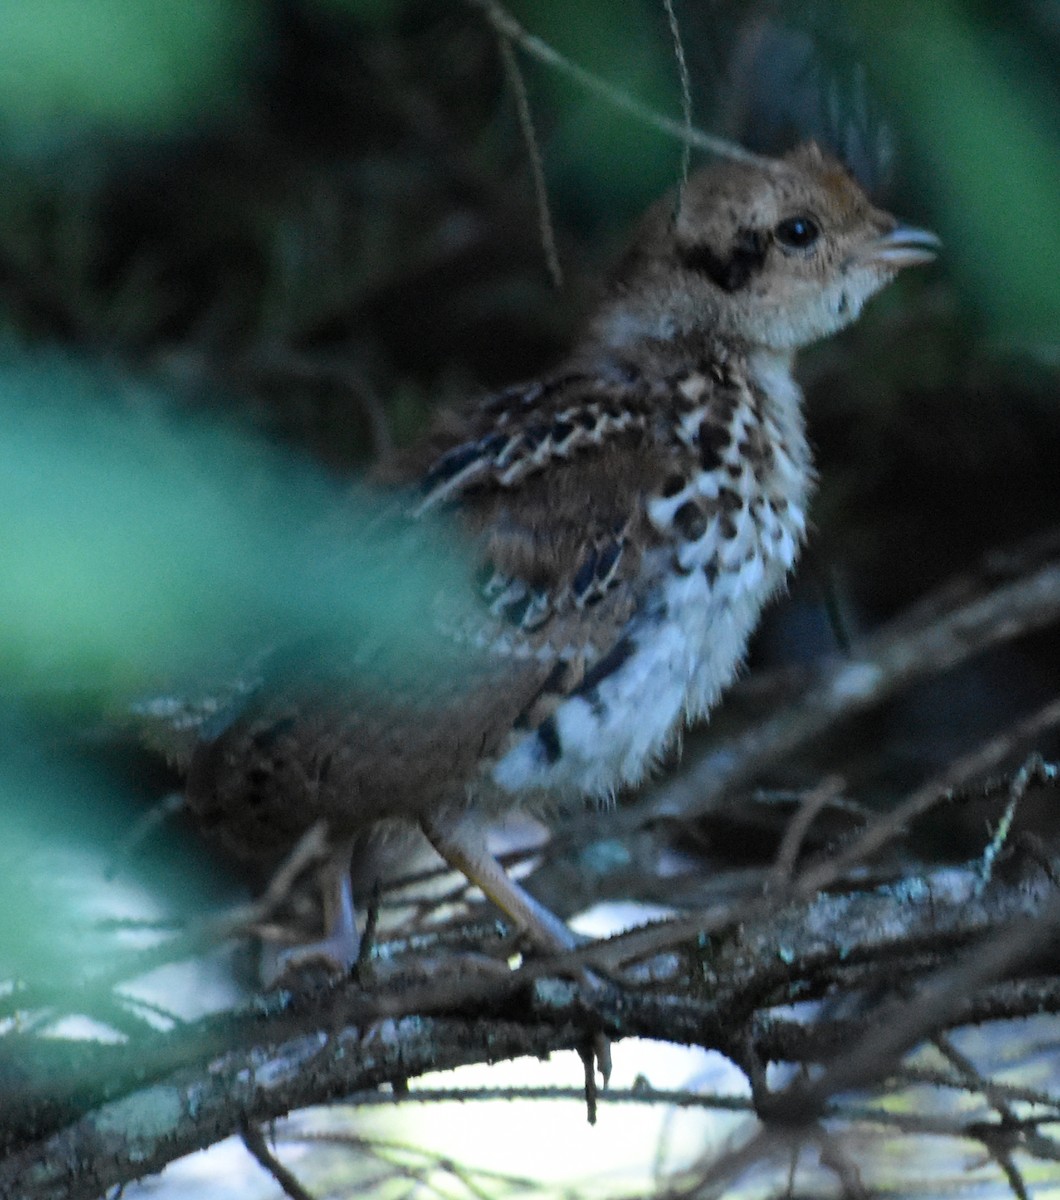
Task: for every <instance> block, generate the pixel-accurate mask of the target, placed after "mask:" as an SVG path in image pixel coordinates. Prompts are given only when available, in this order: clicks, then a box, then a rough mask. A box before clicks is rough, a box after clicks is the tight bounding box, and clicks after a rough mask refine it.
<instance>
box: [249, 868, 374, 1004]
mask: <svg viewBox="0 0 1060 1200" xmlns="http://www.w3.org/2000/svg"><path fill="white" fill-rule="evenodd" d="M347 863H348V855H347V857H346V859H345V860H339V861H338V863H337V865H336V866H335V868H334V869H333V870H329V871H328V872H327V873H326V875H325V877H324V878H323V879H322V883H323V891H324V896H323V898H324V923H325V927H326V928H327V930H328V933H327V936H326V937H323V938H321V939H320V940H319V941H315V942H305V943H300V944H298V945H294V946H285V947H282V948H281V947H280V946H277V945H276V944H275V943H271V942H265V943H263V944H262V951H261V963H260V966H259V973H260V975H261V980H262V983H263V985H264V986H265V987H267V988H273V987H279V986H281V985H282V984H283V983H284V982H286V981H290V980H292V979H304V978H305V977H306V976H310V977H312V976H315V975H319V974H322V975H324V976H325V977H327V978H334V977H336V976H339V977H341V976H344V975H348V974H349V973H350V971H351V970H353V968H354V966H355V965H356V963H357V962H358V959H359V957H360V953H361V938H360V935H359V934H358V932H357V919H356V916H355V915H354V910H353V893H352V890H351V888H350V875H349V869H348V866H347V865H346V864H347Z"/></svg>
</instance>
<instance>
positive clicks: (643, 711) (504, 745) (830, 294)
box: [189, 146, 934, 947]
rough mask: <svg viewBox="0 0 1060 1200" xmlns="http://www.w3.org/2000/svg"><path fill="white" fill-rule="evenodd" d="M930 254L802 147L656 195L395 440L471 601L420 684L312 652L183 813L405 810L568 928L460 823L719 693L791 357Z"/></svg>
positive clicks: (738, 626)
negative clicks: (542, 351)
mask: <svg viewBox="0 0 1060 1200" xmlns="http://www.w3.org/2000/svg"><path fill="white" fill-rule="evenodd" d="M933 244H934V239H933V238H932V237H931V235H928V234H926V233H924V232H922V231H919V230H910V229H906V228H903V227H900V226H898V225H897V223H896V222H895V221H894V219H893V218H892V217H890V216H888V215H887V214H886V213H884V212H881V211H880V210H878V209H876V208H874V207H873V206H872V205H871V204H870V203H869V201H868V200H867V198H866V197H865V195H864V193H863V192H862V191H861V189H860V188H859V187H858V186H857V184H856V183H855V182H854V181H853V180H852V179H851V178H850V177H849V175H848V174H847V173H846V172H845V171H844V170H843V169H842V168H841V167H840V166H839V165H838V164H836V163H835V162H834V161H832V160H831V159H829V158H828V157H827V156H825V155H823V154H822V153H821V152H820V151H819V150H818V149H817V148H816V147H814V146H809V147H803V148H801V149H799V150H798V151H795V152H794V153H793V154H791V155H789V156H787V157H786V158H784V159H779V160H777V161H775V162H773V163H771V164H768V165H765V166H759V167H751V166H745V165H736V164H721V165H717V166H713V167H710V168H707V169H706V170H705V171H703V172H702V173H701V174H699V175H698V176H696V177H694V178H693V179H691V180H690V181H689V182H688V184H687V186H686V188H685V189H684V191H683V195H682V200H681V206H680V209H679V211H678V212H677V214H676V216H675V215H674V209H673V204H672V201H671V200H669V199H667V200H664V201H662V202H661V203H660V204H659V205H657V206H656V207H655V208H654V209H652V210H651V211H650V212H649V214H648V215H647V217H646V218H645V220H644V222H643V224H642V227H641V229H640V231H639V233H638V235H637V237H636V238H635V240H634V242H633V245H632V247H631V249H630V251H629V252H628V253H627V255H626V257H625V258H624V260H623V261H622V263H621V264H620V265H619V267H618V269H617V271H616V273H615V276H614V277H613V279H612V281H611V284H610V286H609V288H608V289H607V290H606V292H605V293H604V296H603V299H602V301H601V304H600V306H599V308H598V310H597V312H596V313H595V315H594V317H593V318H592V320H591V321H590V323H589V325H588V327H587V329H586V330H585V332H584V334H583V336H582V338H581V340H580V341H579V342H578V344H577V346H576V348H575V350H574V351H573V352H572V354H571V356H570V358H569V360H568V361H567V362H566V363H565V364H564V365H563V366H562V367H561V368H560V369H559V370H557V371H556V372H554V373H553V374H551V375H549V376H547V377H544V378H542V379H539V380H537V381H534V382H532V383H530V384H528V385H524V386H518V387H514V388H510V389H508V390H507V391H504V392H501V393H499V394H498V395H496V396H493V397H492V398H490V399H488V400H486V401H485V402H484V403H481V404H479V405H478V406H476V407H474V408H473V409H471V410H470V411H469V412H468V413H466V414H465V415H464V416H463V418H462V419H461V421H460V422H458V423H457V424H456V425H455V426H454V425H450V427H449V429H448V431H447V432H443V433H441V434H439V435H437V436H436V437H435V438H434V439H432V440H431V441H430V442H428V443H426V444H425V446H424V447H422V448H420V449H419V450H418V451H417V452H414V453H413V454H412V455H411V456H410V458H409V460H408V463H407V464H406V469H405V471H404V476H403V478H402V479H401V481H400V482H401V483H402V485H403V486H404V487H405V488H406V489H407V490H406V491H404V492H402V493H401V495H403V496H404V497H406V498H407V508H408V513H409V520H410V522H413V523H415V522H417V521H421V520H422V519H423V518H425V517H426V516H427V515H428V514H431V515H432V518H433V517H434V516H438V517H441V518H444V519H447V520H448V521H450V522H452V524H453V525H454V526H455V527H457V528H458V529H459V530H460V533H461V537H462V539H463V541H464V542H465V544H469V545H470V547H471V549H472V553H473V556H474V558H475V561H476V564H477V569H476V570H474V572H472V573H469V579H468V597H467V599H468V603H454V604H453V605H451V606H450V608H449V609H446V611H444V612H442V611H441V610H440V611H439V612H438V613H436V614H434V615H433V616H432V618H431V619H432V620H434V621H435V624H436V629H437V633H438V639H439V662H440V663H441V665H442V667H441V673H440V677H439V679H438V681H437V682H436V683H435V685H434V689H433V691H431V692H430V693H429V694H426V695H424V694H422V693H417V694H415V695H413V694H412V690H414V689H413V688H412V685H411V684H410V683H408V682H407V681H402V680H399V679H393V680H391V681H390V684H391V685H390V687H389V688H388V689H386V690H384V691H380V690H379V689H378V688H375V689H372V688H369V687H368V686H367V685H366V684H365V683H364V681H363V680H361V679H359V678H358V677H357V675H356V673H355V672H352V671H351V669H350V668H349V667H344V666H343V664H342V663H336V662H335V661H334V660H332V661H331V662H329V663H328V664H327V666H326V668H324V667H321V666H319V665H318V666H317V667H313V666H312V665H307V666H306V668H305V670H304V671H303V672H302V673H301V675H300V676H299V677H298V679H297V680H296V681H293V682H292V681H291V680H290V679H287V680H285V681H284V682H283V684H282V685H280V686H278V687H276V688H270V687H269V686H268V685H266V686H264V687H262V688H261V689H259V692H258V694H257V697H256V699H255V700H253V701H252V702H251V703H249V704H244V705H243V707H242V708H241V709H240V711H239V712H238V713H237V714H235V715H234V717H233V720H232V721H231V722H230V723H229V724H228V725H227V726H224V727H222V728H217V727H215V730H214V731H212V732H211V734H210V735H209V736H207V737H204V738H203V739H202V741H201V744H200V745H199V747H198V749H197V750H196V752H195V753H194V755H193V756H192V761H191V764H190V775H189V797H190V800H191V803H192V806H193V807H194V808H196V809H197V810H198V811H199V812H200V814H201V815H202V817H203V819H204V821H205V822H206V823H208V824H210V825H212V827H214V828H215V829H216V830H217V831H218V832H219V834H220V835H222V836H224V837H225V838H226V840H227V841H228V842H229V843H230V844H231V845H233V846H235V847H237V848H242V849H244V850H248V851H249V850H255V851H260V850H261V848H262V846H263V845H268V844H269V843H270V834H271V835H273V836H272V838H271V842H272V844H274V845H275V846H276V847H278V848H283V847H284V846H287V845H289V844H290V841H291V840H292V838H293V837H294V836H295V835H296V834H297V832H298V830H300V829H304V828H306V827H308V825H310V824H311V823H312V822H314V821H316V820H318V819H320V818H323V819H324V820H325V821H326V822H327V824H328V827H329V829H330V830H331V831H332V834H333V837H334V838H335V840H336V843H337V844H342V843H343V840H344V839H345V838H347V837H349V836H350V835H351V834H353V833H355V832H356V831H358V830H360V829H362V828H364V827H366V826H370V825H371V824H373V823H374V822H378V821H380V820H387V819H392V818H404V819H406V820H409V821H412V822H418V823H419V824H420V825H421V826H422V827H423V828H424V829H425V830H426V832H427V833H428V836H430V837H431V839H432V840H433V841H434V843H435V845H436V846H438V847H439V849H441V850H442V852H443V854H445V855H446V856H447V857H449V858H450V860H451V861H453V862H454V863H456V864H457V865H458V866H459V867H460V868H461V869H462V870H465V871H466V872H468V873H469V874H471V875H472V877H473V878H475V879H476V880H477V881H479V882H480V883H481V884H482V886H483V887H484V888H485V889H486V890H487V893H488V894H489V895H491V896H492V897H493V898H494V899H496V900H497V901H498V903H500V904H501V905H502V907H505V908H506V909H507V911H508V912H509V913H510V914H511V915H513V917H514V918H515V919H516V920H517V921H518V922H519V923H521V924H523V925H525V926H526V927H528V928H529V929H530V930H531V932H532V933H533V934H534V936H535V937H536V938H537V939H538V941H539V942H541V943H543V944H545V945H549V946H553V947H555V946H556V945H557V944H562V942H563V940H564V938H563V935H562V933H558V932H557V928H556V926H555V924H554V923H550V921H549V919H548V918H547V914H546V915H542V914H541V912H540V911H539V910H536V909H535V908H534V907H533V905H532V903H531V902H530V901H529V900H528V898H527V897H526V896H525V895H524V894H523V893H521V892H520V891H519V889H517V888H516V887H515V885H512V884H510V882H508V881H506V880H505V879H504V877H503V874H498V871H497V869H496V865H495V864H492V860H489V859H488V858H485V857H483V855H482V853H481V852H480V848H476V846H475V844H474V838H473V836H472V835H471V834H469V833H467V831H466V825H465V823H464V817H465V814H466V812H467V811H469V810H482V809H484V810H486V811H490V810H497V809H503V808H505V807H507V806H510V805H513V804H552V803H556V802H563V801H567V802H581V801H584V800H588V801H599V800H602V799H606V798H608V797H610V796H612V795H613V794H614V792H615V791H616V790H618V789H620V788H621V787H623V786H624V785H627V784H630V783H634V782H636V781H637V780H639V779H641V778H642V777H643V776H644V774H645V772H646V771H647V770H649V769H650V768H651V767H652V765H653V764H654V763H656V762H657V761H658V760H659V758H660V756H661V755H662V754H663V753H664V752H665V751H666V749H667V747H668V746H669V745H670V744H671V743H673V742H674V740H675V739H676V738H677V736H678V735H679V733H680V730H681V729H682V727H683V726H684V725H685V723H686V722H687V721H689V720H695V719H697V718H700V717H702V716H704V715H705V714H706V713H707V712H708V711H709V710H710V708H711V706H712V705H713V704H714V703H715V702H716V701H717V698H718V696H719V694H720V692H721V690H722V689H723V688H724V687H725V686H726V685H727V684H728V683H729V682H730V680H731V679H732V677H733V675H734V674H735V672H736V671H737V669H738V667H739V664H740V662H741V660H742V657H743V654H744V651H745V647H746V644H747V640H748V637H749V636H750V634H751V632H752V630H753V629H754V626H755V624H756V622H757V620H758V617H759V614H760V612H761V609H762V606H763V605H764V604H765V603H766V601H767V600H768V599H769V597H770V596H771V595H773V594H774V593H775V592H776V591H777V590H778V588H779V587H780V586H781V585H782V583H783V581H784V579H785V577H786V575H787V574H788V572H789V570H790V569H791V567H792V565H793V563H794V561H795V558H796V555H797V553H798V549H799V546H800V544H801V543H802V541H803V538H804V536H805V532H806V521H807V517H806V509H807V503H808V499H809V492H810V487H811V483H812V479H813V472H812V468H811V464H810V456H809V451H808V447H807V441H806V435H805V431H804V426H803V417H802V408H801V395H800V392H799V389H798V386H797V385H796V383H795V381H794V378H793V375H792V361H793V355H794V352H795V351H796V350H797V349H798V348H799V347H800V346H802V345H805V344H807V343H809V342H812V341H814V340H816V339H818V338H821V337H824V336H826V335H827V334H829V333H832V332H833V331H835V330H836V329H839V328H841V327H842V326H843V325H845V324H848V323H849V322H850V321H852V320H853V319H854V318H855V317H856V315H857V313H858V312H859V310H860V308H861V305H862V304H863V302H864V301H865V300H866V299H867V298H868V297H869V296H871V295H872V293H873V292H875V291H876V290H878V288H880V287H881V286H882V285H883V284H885V283H886V282H887V281H888V280H889V279H890V278H891V277H892V276H893V275H894V273H895V272H896V270H897V269H898V268H899V267H901V266H904V265H908V264H912V263H916V262H924V261H927V259H928V258H930V257H931V247H932V245H933ZM443 607H444V606H443ZM457 648H461V652H462V650H464V649H469V650H470V652H471V657H470V658H467V659H464V658H462V657H461V653H457ZM351 661H352V660H351ZM447 672H448V673H447Z"/></svg>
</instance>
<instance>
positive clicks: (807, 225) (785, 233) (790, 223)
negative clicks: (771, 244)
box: [773, 216, 821, 250]
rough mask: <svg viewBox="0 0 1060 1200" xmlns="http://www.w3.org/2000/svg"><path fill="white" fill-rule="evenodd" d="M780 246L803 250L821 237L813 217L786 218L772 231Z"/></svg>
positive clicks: (819, 228) (819, 229)
mask: <svg viewBox="0 0 1060 1200" xmlns="http://www.w3.org/2000/svg"><path fill="white" fill-rule="evenodd" d="M773 232H774V234H775V235H776V239H777V241H778V242H780V244H781V245H782V246H790V247H792V248H793V249H795V250H805V249H806V247H807V246H812V245H813V244H814V242H816V241H817V239H818V238H819V237H820V236H821V227H820V226H819V225H818V224H817V222H816V221H815V220H814V219H813V217H806V216H802V217H788V218H787V219H786V220H784V221H781V222H780V224H779V225H778V226H777V227H776V229H775V230H774V231H773Z"/></svg>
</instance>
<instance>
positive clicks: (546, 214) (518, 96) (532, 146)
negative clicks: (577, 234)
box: [497, 34, 563, 291]
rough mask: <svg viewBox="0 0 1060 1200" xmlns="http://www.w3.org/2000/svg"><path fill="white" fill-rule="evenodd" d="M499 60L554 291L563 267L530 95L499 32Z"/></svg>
mask: <svg viewBox="0 0 1060 1200" xmlns="http://www.w3.org/2000/svg"><path fill="white" fill-rule="evenodd" d="M497 41H498V42H499V43H500V51H501V62H502V63H503V64H504V73H505V75H506V76H507V77H508V84H509V86H510V87H511V89H512V93H513V95H514V96H515V109H516V112H517V113H518V114H519V128H520V129H521V130H522V134H523V141H524V142H525V143H526V154H527V158H528V159H529V160H530V177H531V178H532V179H533V181H534V202H535V203H536V205H537V228H538V233H539V235H540V237H541V249H542V250H543V251H544V253H545V265H546V266H547V267H548V273H549V276H550V277H551V279H552V283H553V285H554V287H555V288H556V290H557V291H559V290H560V289H561V288H562V287H563V268H562V267H561V266H560V262H559V253H558V251H557V250H556V234H555V230H554V229H553V227H552V213H551V211H550V209H549V206H548V186H547V184H546V183H545V169H544V166H543V164H542V162H541V147H540V145H539V144H538V140H537V134H536V132H535V131H534V117H533V113H531V111H530V98H529V96H528V95H527V93H526V80H525V79H524V78H523V73H522V71H520V69H519V63H518V61H517V59H516V57H515V51H514V50H512V43H511V39H510V38H506V37H504V36H503V34H502V35H500V36H499V37H498V38H497Z"/></svg>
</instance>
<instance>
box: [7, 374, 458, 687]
mask: <svg viewBox="0 0 1060 1200" xmlns="http://www.w3.org/2000/svg"><path fill="white" fill-rule="evenodd" d="M164 409H165V400H164V397H163V396H162V395H161V394H160V393H158V392H157V391H155V392H152V390H151V388H150V387H149V386H148V385H146V384H144V383H142V382H139V381H137V380H135V379H132V378H130V377H129V376H128V375H120V376H119V375H117V374H115V373H114V372H113V371H108V370H107V369H105V368H101V367H87V366H85V365H84V364H79V363H77V362H76V361H75V360H72V359H69V358H67V357H65V356H62V355H58V354H38V355H23V356H20V357H19V358H18V359H17V360H16V361H15V362H14V363H10V364H8V365H6V366H2V365H0V420H2V422H3V426H4V436H3V438H2V440H0V544H2V545H3V546H4V554H5V567H4V570H3V571H2V572H0V611H2V612H3V613H4V621H3V624H2V627H0V686H2V687H6V688H7V689H28V690H39V691H43V692H47V691H48V690H49V689H51V688H58V689H64V688H68V687H71V686H81V687H86V686H90V687H92V688H94V689H96V690H99V691H103V692H112V693H114V694H115V695H120V694H122V693H128V692H129V691H130V690H132V689H136V688H142V687H145V686H147V685H149V684H150V682H151V681H152V680H161V679H163V678H165V677H166V676H167V675H169V674H172V673H175V672H177V673H181V674H183V675H189V674H192V675H193V674H194V671H195V669H196V667H198V668H199V669H203V670H207V669H209V667H210V665H211V664H215V663H217V662H218V661H230V660H231V658H232V655H231V651H232V650H233V649H235V648H240V647H241V648H243V649H244V650H245V652H246V653H247V654H249V655H253V654H254V652H255V650H257V651H260V650H261V649H262V648H263V647H267V646H268V645H270V644H274V643H275V642H277V641H293V642H298V641H300V640H305V639H319V638H321V637H325V636H327V637H335V638H337V639H338V640H340V641H341V640H342V639H348V640H350V641H351V642H353V643H354V644H362V645H363V644H364V643H366V642H368V641H369V640H370V641H371V642H373V643H375V644H377V645H379V646H381V647H383V648H384V650H383V652H382V653H383V656H384V667H383V669H384V670H385V669H386V668H385V662H389V664H390V666H391V667H392V668H393V669H397V668H398V667H399V665H400V666H401V667H402V668H403V669H409V668H411V667H414V666H415V663H416V661H417V656H421V658H422V662H421V665H422V666H423V667H424V670H426V669H427V667H426V665H427V663H428V662H433V661H434V652H435V647H434V643H433V640H432V636H431V629H430V622H429V620H428V619H427V616H426V614H427V611H428V609H429V608H430V606H431V604H432V601H433V599H434V598H435V597H436V596H437V595H438V594H439V593H441V592H446V591H448V592H450V593H455V592H456V590H457V586H456V581H457V580H458V579H462V578H463V577H464V576H463V575H462V574H459V573H458V567H457V564H458V561H459V554H458V547H457V546H456V545H455V544H454V542H453V539H452V538H449V539H447V540H442V539H439V538H437V537H432V538H429V539H428V537H426V536H424V538H422V539H418V540H416V541H415V542H414V543H413V544H409V545H408V546H407V547H406V548H405V550H406V551H407V555H406V557H405V558H403V557H402V553H403V550H402V544H401V542H400V541H399V540H398V539H397V538H396V537H395V536H394V534H393V525H392V521H390V520H389V519H388V516H387V514H386V513H385V512H384V511H383V510H382V509H381V507H380V505H379V502H378V501H375V502H373V501H371V500H369V499H368V498H367V497H365V498H364V499H363V500H362V501H361V502H357V501H354V500H351V499H350V498H349V496H343V495H342V494H340V492H339V491H338V489H337V488H336V487H335V486H334V485H333V484H332V483H330V482H329V481H328V480H327V479H326V477H325V476H324V475H323V474H322V473H321V472H320V471H319V470H318V469H316V468H314V467H312V466H311V465H310V464H309V463H308V462H306V461H303V460H301V459H299V458H296V457H292V456H289V455H281V454H278V453H276V452H275V451H273V450H270V449H269V448H268V447H267V446H265V445H264V444H263V443H261V442H260V441H256V440H254V439H249V438H247V437H246V436H245V435H239V434H236V433H234V432H232V431H231V430H229V431H225V430H224V429H221V428H217V427H211V426H209V425H206V426H203V425H197V426H190V425H189V424H188V423H187V422H184V423H179V422H175V421H172V420H167V418H166V417H165V416H164V415H163V414H164ZM336 513H337V514H340V517H339V518H338V519H336V518H335V516H334V514H336ZM326 514H332V520H331V523H328V522H326V521H325V519H324V518H325V515H326Z"/></svg>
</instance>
